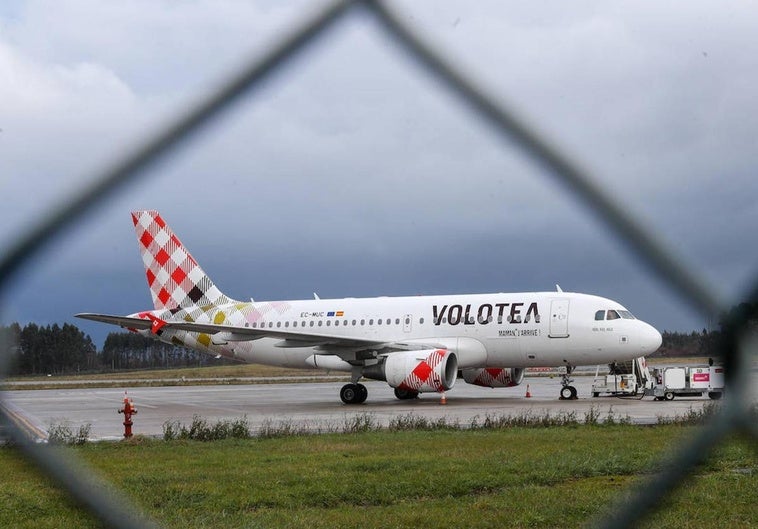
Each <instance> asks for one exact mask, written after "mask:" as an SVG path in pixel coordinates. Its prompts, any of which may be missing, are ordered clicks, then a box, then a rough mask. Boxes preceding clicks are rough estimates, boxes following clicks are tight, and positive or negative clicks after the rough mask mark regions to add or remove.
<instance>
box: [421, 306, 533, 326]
mask: <svg viewBox="0 0 758 529" xmlns="http://www.w3.org/2000/svg"><path fill="white" fill-rule="evenodd" d="M524 305H526V303H484V304H482V305H479V307H478V308H476V309H472V307H471V304H470V303H469V304H467V305H442V306H441V307H439V306H437V305H432V316H433V321H434V324H435V325H440V324H442V323H448V324H450V325H458V324H463V325H474V324H475V323H481V324H482V325H486V324H488V323H490V322H492V321H497V323H503V322H504V321H507V322H508V323H529V322H530V321H531V320H532V318H534V321H535V323H539V322H540V313H539V309H538V308H537V303H536V302H533V303H530V304H529V307H527V309H526V313H524ZM506 313H507V316H506ZM522 314H523V318H522Z"/></svg>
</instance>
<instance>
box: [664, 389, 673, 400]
mask: <svg viewBox="0 0 758 529" xmlns="http://www.w3.org/2000/svg"><path fill="white" fill-rule="evenodd" d="M663 398H664V399H665V400H674V393H673V392H672V391H667V392H666V393H664V394H663Z"/></svg>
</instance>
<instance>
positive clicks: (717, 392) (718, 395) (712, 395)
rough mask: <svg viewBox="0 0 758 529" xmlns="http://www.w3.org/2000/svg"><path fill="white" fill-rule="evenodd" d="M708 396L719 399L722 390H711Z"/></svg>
mask: <svg viewBox="0 0 758 529" xmlns="http://www.w3.org/2000/svg"><path fill="white" fill-rule="evenodd" d="M708 397H710V398H711V399H712V400H719V399H720V398H721V392H720V391H709V392H708Z"/></svg>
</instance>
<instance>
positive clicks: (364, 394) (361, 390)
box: [355, 384, 368, 404]
mask: <svg viewBox="0 0 758 529" xmlns="http://www.w3.org/2000/svg"><path fill="white" fill-rule="evenodd" d="M356 387H357V388H358V400H357V401H355V403H356V404H363V403H364V402H366V399H367V398H368V389H366V386H364V385H363V384H356Z"/></svg>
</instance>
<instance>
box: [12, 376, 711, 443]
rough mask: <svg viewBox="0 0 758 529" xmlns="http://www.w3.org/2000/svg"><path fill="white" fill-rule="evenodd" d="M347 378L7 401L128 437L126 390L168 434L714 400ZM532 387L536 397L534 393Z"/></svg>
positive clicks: (26, 415) (679, 405)
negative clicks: (176, 428) (353, 397)
mask: <svg viewBox="0 0 758 529" xmlns="http://www.w3.org/2000/svg"><path fill="white" fill-rule="evenodd" d="M342 384H343V383H342V382H324V383H297V384H293V383H290V384H255V385H214V386H171V387H150V388H134V389H130V388H123V389H50V390H27V391H5V392H3V402H4V404H5V406H6V407H7V408H8V409H9V410H10V412H11V414H12V415H13V416H14V418H15V420H16V421H17V422H18V423H21V424H23V425H24V427H25V428H26V429H27V430H29V431H31V432H33V433H35V435H37V436H38V437H39V438H45V437H46V432H47V430H48V428H49V427H50V425H61V424H68V425H70V426H71V428H72V429H74V430H78V428H79V427H80V426H81V425H86V424H89V425H91V431H90V439H92V440H108V439H119V438H121V436H122V435H123V425H122V421H123V415H120V414H118V413H117V410H118V409H119V408H120V407H121V406H122V403H123V398H124V391H127V392H128V396H129V397H130V398H131V399H132V400H133V402H134V405H135V407H136V408H137V410H138V413H137V415H135V416H134V418H133V420H134V427H133V430H134V433H135V434H138V435H139V434H141V435H147V436H157V437H160V436H162V435H163V427H164V424H165V423H166V421H177V420H178V421H180V422H182V423H184V424H189V423H190V422H191V421H192V418H193V416H195V415H197V416H200V417H202V418H203V419H205V420H207V421H208V422H209V423H215V422H216V421H218V420H222V419H224V420H231V419H238V418H241V417H246V419H247V422H248V424H249V425H250V427H251V430H252V431H253V432H257V431H258V430H259V429H260V428H261V426H266V425H267V426H269V427H271V426H274V427H276V426H277V425H282V424H289V425H292V426H297V427H298V428H307V429H309V430H314V431H318V430H322V431H323V430H330V429H331V430H341V429H342V427H343V426H344V425H345V424H346V422H348V421H350V419H351V418H354V417H356V416H358V415H361V414H369V415H371V417H372V418H373V419H374V421H375V422H376V423H377V424H380V425H382V426H386V425H387V424H388V423H389V421H390V420H391V419H392V418H393V417H396V416H399V415H408V414H414V415H416V416H422V417H426V418H428V419H432V420H436V419H440V418H443V417H444V418H445V419H446V420H447V421H448V422H455V421H458V422H459V423H460V424H461V425H467V424H470V423H471V421H472V420H474V418H475V417H478V418H479V420H480V422H481V420H482V419H484V417H485V416H487V415H491V416H496V417H498V416H502V415H510V416H518V415H521V414H525V413H531V414H534V415H540V416H542V415H544V414H546V413H550V414H551V415H557V414H560V413H570V412H574V413H576V417H577V419H578V420H580V421H582V420H584V418H585V415H586V414H587V413H588V412H589V411H590V410H591V409H593V408H594V410H595V411H596V412H597V413H599V415H600V420H603V419H604V418H605V417H606V416H607V415H608V413H609V411H611V410H612V413H613V415H614V417H615V418H616V419H620V418H624V419H625V418H627V417H628V418H629V419H630V420H631V421H632V422H634V423H638V424H655V423H656V422H658V420H659V419H658V418H659V417H666V418H671V417H676V416H682V415H686V414H688V413H690V412H691V411H699V410H701V409H702V408H703V406H704V405H705V404H707V403H709V402H712V401H710V400H709V399H707V398H677V399H676V400H674V401H670V402H658V401H654V400H653V399H652V397H645V398H644V399H642V400H637V399H629V398H615V397H599V398H592V397H591V396H590V395H591V393H590V391H591V384H592V377H577V378H576V379H575V383H574V385H575V386H576V388H577V389H578V391H579V397H580V398H579V399H578V400H575V401H561V400H559V399H558V390H559V388H560V382H559V379H558V378H554V379H551V378H547V377H528V378H526V379H525V381H524V383H523V384H522V385H521V386H517V387H515V388H505V389H488V388H480V387H477V386H471V385H468V384H464V383H461V381H459V383H458V384H456V386H455V387H454V388H453V389H452V390H451V391H449V392H447V394H446V397H447V404H446V405H441V404H440V396H439V394H422V396H421V398H419V399H417V400H412V401H400V400H397V399H396V398H395V397H394V395H393V392H392V388H390V387H389V386H387V384H385V383H383V382H366V383H365V384H366V386H367V388H368V390H369V397H368V400H367V402H366V403H365V404H361V405H351V406H347V405H344V404H343V403H342V402H341V401H340V399H339V389H340V387H341V386H342ZM527 384H528V385H529V390H530V393H531V395H532V396H531V398H526V396H525V395H526V390H527Z"/></svg>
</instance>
